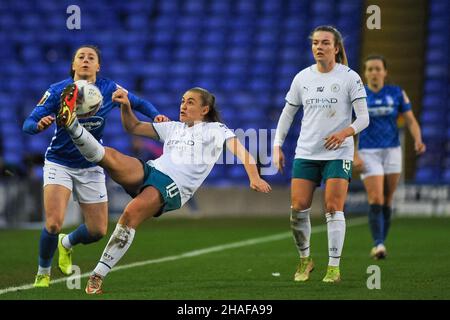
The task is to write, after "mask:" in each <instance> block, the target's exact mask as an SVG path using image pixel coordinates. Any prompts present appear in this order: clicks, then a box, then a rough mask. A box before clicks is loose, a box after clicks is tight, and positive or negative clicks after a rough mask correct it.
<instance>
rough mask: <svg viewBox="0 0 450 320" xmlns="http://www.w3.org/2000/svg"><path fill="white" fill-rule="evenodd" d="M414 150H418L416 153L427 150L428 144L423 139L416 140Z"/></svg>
mask: <svg viewBox="0 0 450 320" xmlns="http://www.w3.org/2000/svg"><path fill="white" fill-rule="evenodd" d="M414 150H415V151H416V155H419V154H422V153H424V152H425V151H426V150H427V146H426V145H425V143H423V142H422V141H416V142H414Z"/></svg>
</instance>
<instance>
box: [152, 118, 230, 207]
mask: <svg viewBox="0 0 450 320" xmlns="http://www.w3.org/2000/svg"><path fill="white" fill-rule="evenodd" d="M153 127H154V128H155V131H156V132H157V133H158V135H159V138H160V141H161V142H164V149H163V154H162V155H161V157H159V158H158V159H156V160H150V161H148V163H149V164H150V165H151V166H153V167H155V168H156V169H157V170H159V171H161V172H162V173H164V174H166V175H168V176H169V177H170V178H171V179H172V180H173V181H174V182H175V184H176V185H177V187H178V190H180V195H181V205H184V204H185V203H186V201H188V200H189V199H190V198H191V197H192V196H193V195H194V192H195V191H196V190H197V189H198V188H199V187H200V185H201V184H202V183H203V181H204V180H205V179H206V177H207V176H208V174H209V173H210V172H211V170H212V168H213V166H214V164H215V163H216V161H217V160H218V159H219V157H220V155H221V153H222V151H223V148H224V143H225V141H226V140H228V139H230V138H233V137H235V134H234V133H233V132H232V131H231V130H230V129H228V128H227V126H226V125H224V124H222V123H219V122H200V123H197V124H195V125H193V126H192V127H189V126H188V125H187V124H185V123H183V122H178V121H170V122H160V123H153Z"/></svg>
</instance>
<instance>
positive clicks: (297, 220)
mask: <svg viewBox="0 0 450 320" xmlns="http://www.w3.org/2000/svg"><path fill="white" fill-rule="evenodd" d="M310 211H311V208H308V209H305V210H302V211H296V210H294V209H292V208H291V229H292V234H293V235H294V241H295V245H296V246H297V250H298V253H299V254H300V258H305V257H309V241H310V240H311V220H310V219H309V214H310Z"/></svg>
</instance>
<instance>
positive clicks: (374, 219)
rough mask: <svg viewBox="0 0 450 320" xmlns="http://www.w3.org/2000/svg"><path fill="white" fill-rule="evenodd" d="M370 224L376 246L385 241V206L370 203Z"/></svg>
mask: <svg viewBox="0 0 450 320" xmlns="http://www.w3.org/2000/svg"><path fill="white" fill-rule="evenodd" d="M369 226H370V231H371V232H372V238H373V241H374V244H375V246H377V245H379V244H381V243H383V207H382V206H381V205H379V204H371V205H370V209H369Z"/></svg>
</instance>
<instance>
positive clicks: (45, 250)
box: [23, 45, 167, 287]
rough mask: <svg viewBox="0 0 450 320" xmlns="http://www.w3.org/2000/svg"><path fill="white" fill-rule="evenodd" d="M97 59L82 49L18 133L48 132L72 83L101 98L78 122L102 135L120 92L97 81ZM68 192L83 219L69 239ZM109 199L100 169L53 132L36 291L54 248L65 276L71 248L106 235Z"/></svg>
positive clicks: (139, 103) (149, 110)
mask: <svg viewBox="0 0 450 320" xmlns="http://www.w3.org/2000/svg"><path fill="white" fill-rule="evenodd" d="M100 64H101V57H100V51H99V50H98V48H97V47H95V46H92V45H83V46H81V47H79V48H78V49H77V50H76V52H75V54H74V56H73V59H72V66H71V77H70V78H67V79H65V80H63V81H61V82H58V83H55V84H52V85H51V86H50V88H49V89H48V90H47V91H46V92H45V94H44V96H43V97H42V99H41V100H40V101H39V103H38V104H37V105H36V108H35V109H34V110H33V112H32V113H31V115H30V116H29V117H28V118H27V119H26V120H25V122H24V124H23V130H24V131H25V132H26V133H29V134H36V133H39V132H41V131H43V130H45V129H47V128H48V127H49V126H50V125H51V124H52V123H53V122H54V120H55V118H54V116H53V114H56V112H57V111H58V109H59V105H60V96H61V93H62V91H63V89H64V88H65V87H66V86H67V85H68V84H70V83H73V82H74V81H77V80H81V79H84V80H87V81H89V82H93V83H95V84H96V86H97V87H98V88H99V89H100V91H101V93H102V95H103V105H102V106H101V108H100V109H99V110H98V112H97V113H96V114H95V115H94V116H92V117H89V118H86V119H80V122H81V123H82V125H83V126H84V127H85V128H86V129H87V130H89V131H90V132H91V133H92V135H93V136H94V137H95V139H96V140H99V141H100V139H101V138H102V136H103V130H104V128H105V125H106V121H107V118H108V115H109V113H110V112H111V111H112V109H113V108H114V107H118V106H119V104H118V103H115V102H113V101H112V100H111V97H112V94H113V92H114V91H116V90H117V88H118V87H119V86H118V85H117V84H116V83H115V82H113V81H111V80H109V79H105V78H98V77H97V73H98V72H99V70H100ZM129 97H130V101H131V105H132V107H133V108H134V109H136V110H138V111H139V112H141V113H142V114H144V115H146V116H148V117H150V118H152V119H153V118H154V119H155V121H162V120H166V119H167V118H166V117H165V116H162V115H159V112H158V110H156V108H155V107H154V106H153V105H152V104H151V103H150V102H148V101H145V100H142V99H140V98H138V97H136V96H135V95H133V94H131V93H129ZM71 193H73V195H74V198H75V199H77V200H78V202H79V204H80V207H81V210H82V212H83V216H84V223H83V224H82V225H80V226H79V227H78V228H77V229H76V230H75V231H73V232H72V233H70V234H69V235H64V234H62V233H60V231H61V227H62V225H63V222H64V216H65V211H66V208H67V204H68V201H69V198H70V195H71ZM107 201H108V196H107V192H106V185H105V175H104V173H103V169H102V168H100V167H99V166H97V165H96V164H93V163H91V162H89V161H86V159H85V158H84V157H83V156H82V155H81V154H80V152H79V151H78V150H77V148H76V147H75V146H74V145H73V143H72V141H71V139H70V137H69V135H68V134H67V132H66V131H65V130H64V129H63V128H60V127H57V128H56V131H55V135H54V137H53V139H52V141H51V143H50V146H49V148H48V149H47V152H46V154H45V165H44V209H45V218H46V222H45V227H44V229H43V230H42V233H41V237H40V241H39V268H38V272H37V275H36V279H35V283H34V286H35V287H48V286H49V283H50V270H51V264H52V259H53V255H54V252H55V251H56V247H58V251H59V261H58V265H59V268H60V269H61V271H62V272H63V273H64V274H66V275H67V274H71V273H72V247H73V246H75V245H77V244H79V243H83V244H88V243H92V242H96V241H98V240H99V239H101V238H102V237H103V236H104V235H105V234H106V229H107V223H108V202H107Z"/></svg>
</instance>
